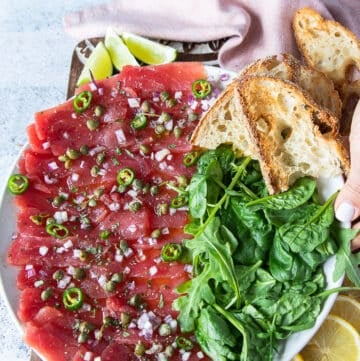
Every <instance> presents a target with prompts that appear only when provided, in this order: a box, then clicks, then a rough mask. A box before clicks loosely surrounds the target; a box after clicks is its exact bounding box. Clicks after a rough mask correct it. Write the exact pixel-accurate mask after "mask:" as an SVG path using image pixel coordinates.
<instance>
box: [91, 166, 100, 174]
mask: <svg viewBox="0 0 360 361" xmlns="http://www.w3.org/2000/svg"><path fill="white" fill-rule="evenodd" d="M99 172H100V168H99V166H97V165H94V166H93V167H92V168H91V169H90V174H91V176H92V177H97V175H98V174H99Z"/></svg>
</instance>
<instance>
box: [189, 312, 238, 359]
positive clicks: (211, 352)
mask: <svg viewBox="0 0 360 361" xmlns="http://www.w3.org/2000/svg"><path fill="white" fill-rule="evenodd" d="M195 335H196V338H197V340H198V342H199V344H200V346H201V348H202V350H203V351H204V352H205V353H206V354H207V355H208V356H209V357H211V359H212V360H214V361H227V360H238V359H239V354H238V353H235V352H233V351H232V348H234V347H235V346H236V345H237V342H238V340H237V338H236V337H235V334H234V332H233V330H232V329H231V328H230V326H229V324H228V323H227V322H226V321H225V320H224V318H223V317H222V316H220V315H219V314H218V313H217V312H215V311H214V309H213V308H211V307H207V308H203V309H202V310H201V313H200V316H199V318H198V324H197V328H196V331H195Z"/></svg>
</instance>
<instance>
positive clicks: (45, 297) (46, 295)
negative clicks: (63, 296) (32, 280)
mask: <svg viewBox="0 0 360 361" xmlns="http://www.w3.org/2000/svg"><path fill="white" fill-rule="evenodd" d="M52 295H53V289H52V288H51V287H49V288H47V289H45V290H44V291H42V292H41V299H42V300H43V301H47V300H48V299H49V298H51V297H52Z"/></svg>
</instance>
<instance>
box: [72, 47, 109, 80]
mask: <svg viewBox="0 0 360 361" xmlns="http://www.w3.org/2000/svg"><path fill="white" fill-rule="evenodd" d="M90 71H91V73H92V74H93V76H94V78H95V79H96V80H100V79H105V78H107V77H109V76H111V75H112V72H113V65H112V62H111V58H110V55H109V53H108V51H107V50H106V48H105V45H104V43H103V42H102V41H100V42H99V43H98V44H97V45H96V47H95V49H94V50H93V51H92V53H91V54H90V56H89V57H88V59H87V60H86V62H85V65H84V68H83V70H82V71H81V73H80V76H79V79H78V81H77V83H76V85H77V86H79V85H82V84H85V83H88V82H90V81H91V80H92V79H91V75H90Z"/></svg>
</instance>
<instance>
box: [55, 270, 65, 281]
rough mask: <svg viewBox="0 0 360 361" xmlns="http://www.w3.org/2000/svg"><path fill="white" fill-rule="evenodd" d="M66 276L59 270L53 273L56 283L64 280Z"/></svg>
mask: <svg viewBox="0 0 360 361" xmlns="http://www.w3.org/2000/svg"><path fill="white" fill-rule="evenodd" d="M64 275H65V274H64V271H63V270H61V269H58V270H56V271H55V272H54V273H53V275H52V278H53V279H54V280H56V281H60V280H62V279H63V278H64Z"/></svg>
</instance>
